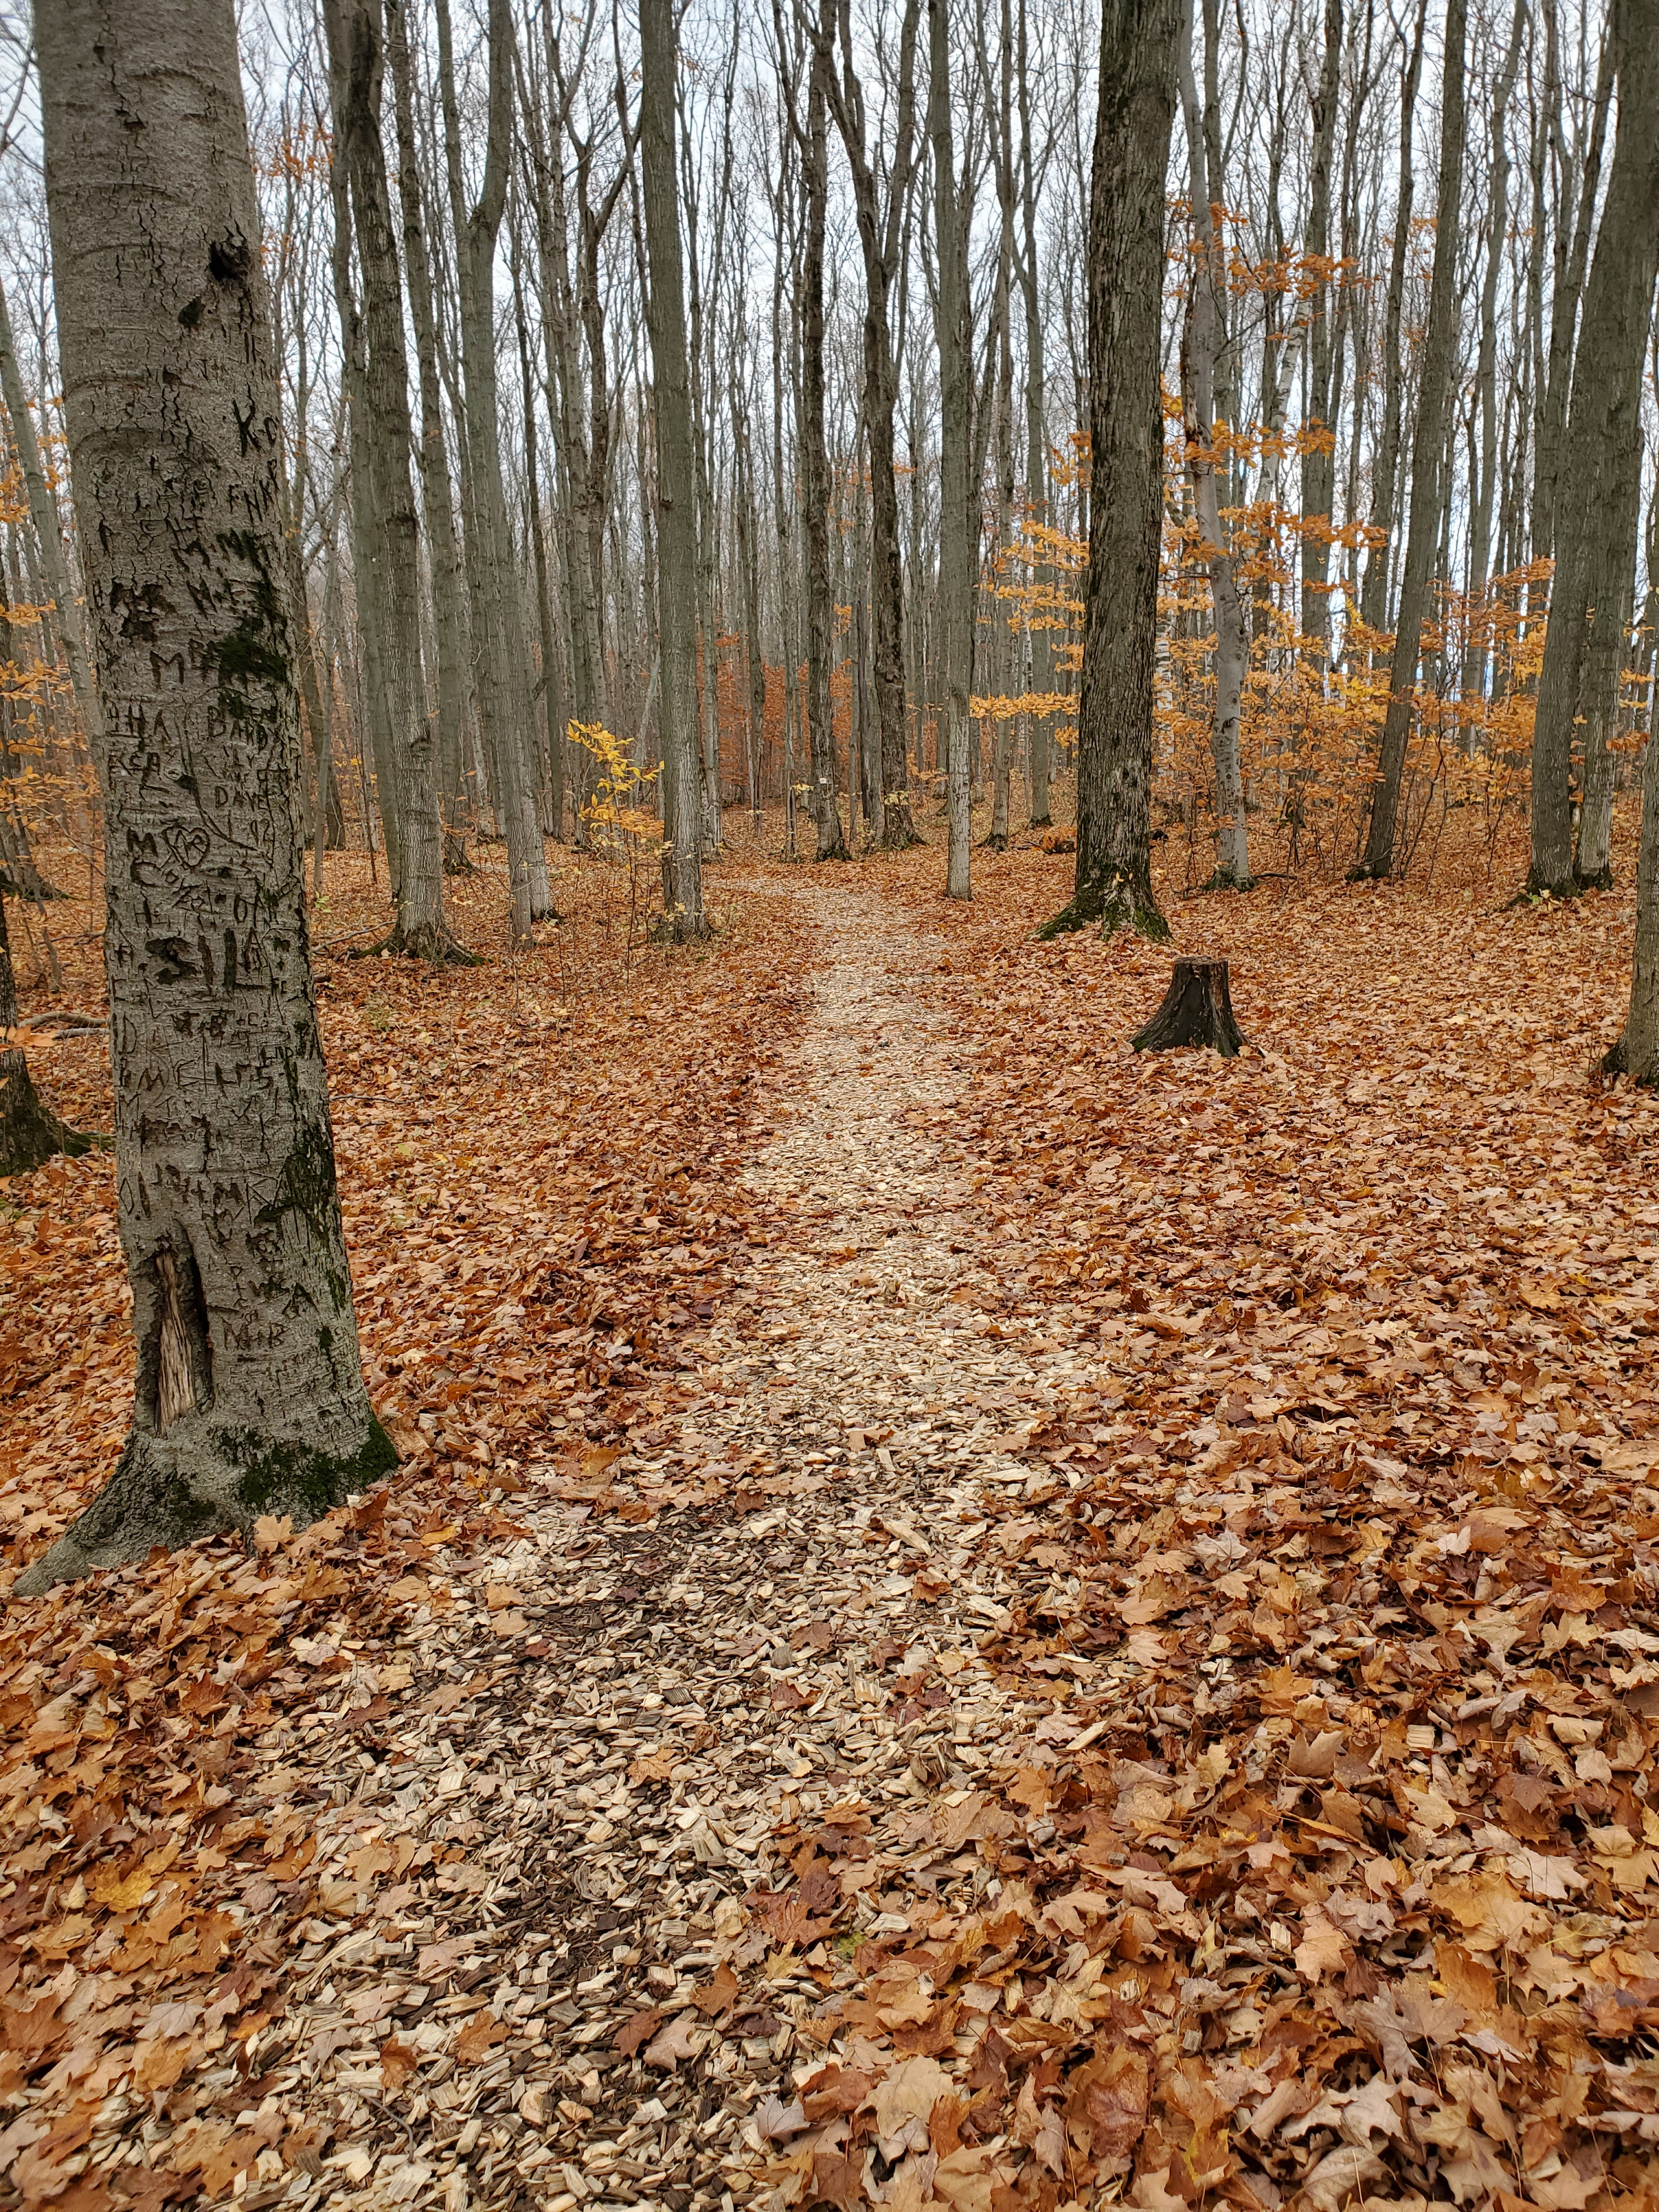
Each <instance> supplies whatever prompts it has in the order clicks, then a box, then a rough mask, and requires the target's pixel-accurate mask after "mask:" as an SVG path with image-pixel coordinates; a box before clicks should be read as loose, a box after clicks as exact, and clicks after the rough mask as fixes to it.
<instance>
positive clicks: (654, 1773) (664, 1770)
mask: <svg viewBox="0 0 1659 2212" xmlns="http://www.w3.org/2000/svg"><path fill="white" fill-rule="evenodd" d="M678 1759H679V1753H678V1752H677V1751H676V1750H675V1749H674V1748H673V1747H672V1746H671V1745H670V1746H668V1747H665V1749H663V1750H661V1751H647V1752H642V1753H641V1754H640V1756H639V1758H637V1759H635V1761H634V1762H633V1764H632V1765H630V1766H629V1770H628V1778H629V1781H630V1782H666V1781H667V1780H668V1779H669V1778H670V1776H671V1774H672V1773H673V1771H674V1768H675V1766H676V1765H677V1764H678Z"/></svg>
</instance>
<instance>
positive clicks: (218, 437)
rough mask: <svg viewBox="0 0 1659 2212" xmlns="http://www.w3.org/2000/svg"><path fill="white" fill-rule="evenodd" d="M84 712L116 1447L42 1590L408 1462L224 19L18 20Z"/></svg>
mask: <svg viewBox="0 0 1659 2212" xmlns="http://www.w3.org/2000/svg"><path fill="white" fill-rule="evenodd" d="M37 30H38V36H39V40H40V81H41V93H42V111H43V118H44V137H45V147H46V200H47V210H48V214H49V217H50V222H51V229H52V265H53V276H54V283H55V288H56V296H57V313H58V337H59V343H60V346H61V349H62V355H63V364H64V390H65V393H66V396H67V410H68V420H69V440H70V459H71V465H72V469H73V475H74V483H75V492H76V507H77V510H78V513H79V516H80V520H81V541H82V545H83V546H84V547H85V549H86V556H87V564H88V568H87V585H88V615H89V617H90V621H91V628H92V633H93V638H94V653H95V657H96V662H97V668H98V674H99V678H100V696H101V699H102V702H103V706H104V710H105V722H106V739H105V744H104V748H103V754H104V757H103V759H102V761H101V762H100V770H101V774H102V780H103V786H104V822H105V874H106V886H107V892H106V896H107V922H106V933H105V957H106V964H107V969H108V975H109V991H110V1030H111V1052H112V1062H113V1071H114V1082H115V1142H116V1155H117V1162H118V1179H117V1180H118V1194H119V1197H118V1212H119V1223H120V1231H121V1240H122V1245H123V1249H124V1250H125V1255H126V1262H127V1272H128V1276H129V1279H130V1281H131V1286H132V1294H133V1316H132V1328H133V1336H134V1339H135V1341H136V1344H137V1397H136V1403H135V1406H134V1408H133V1416H132V1426H131V1431H130V1432H129V1435H128V1437H127V1442H126V1446H125V1450H124V1451H123V1453H122V1455H121V1459H120V1462H119V1465H118V1468H117V1469H116V1471H115V1473H114V1474H113V1475H112V1478H111V1480H110V1481H109V1482H108V1483H107V1485H106V1486H105V1488H104V1490H103V1491H102V1492H100V1495H99V1497H98V1498H96V1499H95V1500H94V1503H93V1504H92V1505H91V1506H90V1507H89V1508H88V1510H87V1511H86V1512H85V1513H83V1514H82V1516H81V1517H80V1519H79V1520H78V1521H77V1522H76V1523H75V1525H74V1526H73V1527H72V1528H70V1530H69V1531H68V1532H67V1533H66V1534H64V1535H63V1536H62V1537H60V1538H59V1540H58V1542H57V1543H56V1544H55V1545H54V1546H53V1547H52V1549H51V1551H50V1552H48V1553H46V1557H45V1558H44V1559H40V1560H37V1561H36V1563H35V1564H34V1565H33V1566H32V1567H31V1568H30V1569H29V1570H28V1571H27V1573H26V1574H25V1575H24V1576H23V1577H21V1580H20V1581H19V1583H18V1584H17V1588H18V1589H19V1590H20V1591H21V1592H23V1593H24V1594H26V1595H34V1594H38V1593H39V1592H40V1591H42V1590H44V1589H47V1588H49V1587H50V1586H51V1585H52V1583H55V1582H59V1581H62V1580H64V1579H67V1578H69V1577H73V1576H76V1575H79V1574H83V1573H85V1572H87V1571H88V1570H90V1569H92V1568H95V1567H104V1566H112V1565H116V1564H118V1562H119V1561H121V1560H123V1559H135V1558H142V1557H143V1554H144V1553H146V1552H147V1551H148V1550H149V1548H150V1547H151V1546H152V1545H155V1544H158V1543H159V1544H168V1545H172V1544H177V1543H180V1542H184V1541H187V1540H188V1539H190V1538H191V1537H193V1536H197V1535H199V1534H206V1533H207V1532H209V1531H210V1530H214V1529H222V1528H248V1527H251V1525H252V1522H253V1521H254V1520H255V1519H256V1518H257V1516H259V1515H260V1514H264V1513H272V1514H278V1515H283V1514H286V1515H289V1516H292V1517H293V1519H294V1520H295V1522H307V1521H310V1520H312V1519H313V1518H314V1517H315V1516H317V1515H318V1514H319V1513H322V1512H325V1511H326V1510H328V1508H329V1507H331V1506H332V1505H336V1504H339V1503H340V1502H341V1501H342V1500H343V1498H345V1497H346V1496H347V1495H348V1494H349V1493H350V1492H356V1491H359V1490H362V1489H363V1488H365V1487H366V1486H368V1483H369V1482H371V1481H372V1480H374V1477H375V1476H377V1475H379V1474H384V1473H385V1472H386V1471H387V1470H388V1469H389V1468H391V1467H392V1466H393V1465H394V1464H395V1463H396V1458H397V1455H396V1452H395V1451H394V1449H393V1448H392V1444H391V1443H390V1441H389V1440H388V1438H387V1437H386V1433H385V1431H383V1430H382V1428H381V1427H380V1423H379V1422H378V1421H377V1420H376V1419H375V1418H374V1412H373V1410H372V1408H371V1407H370V1405H369V1402H368V1393H367V1391H366V1390H365V1389H364V1387H363V1380H362V1371H361V1369H360V1366H359V1364H358V1354H357V1328H356V1316H355V1315H354V1312H353V1309H352V1302H351V1284H350V1276H349V1270H348V1267H347V1261H346V1253H345V1241H344V1236H343V1230H342V1227H341V1221H340V1206H339V1200H338V1196H337V1192H336V1188H335V1180H334V1141H333V1134H332V1132H331V1127H330V1123H329V1111H328V1095H327V1090H326V1086H325V1079H324V1071H323V1056H322V1048H321V1044H320V1042H319V1037H318V1031H317V1009H316V1000H315V995H314V993H313V986H312V976H311V963H310V954H309V948H308V945H307V933H306V915H305V900H304V854H303V847H302V843H301V794H302V790H303V772H302V769H301V756H300V732H299V714H298V709H297V700H296V694H295V681H294V674H293V665H292V656H293V651H294V641H293V639H292V637H291V635H290V629H289V595H288V590H287V584H286V571H285V568H284V551H283V544H282V541H281V517H282V513H283V486H282V444H281V431H280V422H279V414H278V404H277V386H276V364H275V361H274V359H273V356H272V349H271V343H270V314H269V307H268V302H267V300H266V295H265V286H264V273H263V270H262V268H261V265H260V255H259V235H258V211H257V208H256V205H255V201H254V193H253V177H252V166H251V163H250V161H249V157H248V144H247V126H246V117H245V114H244V112H243V106H242V92H241V79H240V73H239V69H238V62H237V52H236V28H235V19H234V12H233V9H232V8H231V5H230V0H212V4H207V5H204V4H203V0H195V4H193V5H191V6H189V7H186V6H185V5H184V4H183V0H56V4H54V5H53V6H52V7H51V8H49V9H42V10H41V12H40V17H39V20H38V26H37Z"/></svg>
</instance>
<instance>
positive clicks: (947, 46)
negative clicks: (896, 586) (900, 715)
mask: <svg viewBox="0 0 1659 2212" xmlns="http://www.w3.org/2000/svg"><path fill="white" fill-rule="evenodd" d="M927 34H928V85H927V131H928V136H929V137H930V138H931V140H932V141H933V224H934V239H935V246H936V250H937V254H938V264H939V281H938V289H937V291H936V294H935V296H934V304H933V320H934V336H935V338H936V340H937V343H938V346H939V509H940V537H939V624H940V629H941V631H942V634H943V642H942V650H941V653H940V660H941V664H942V665H941V674H942V676H943V679H944V680H943V686H942V688H943V691H944V700H943V705H944V710H945V817H946V823H947V838H948V849H947V854H946V860H945V896H946V897H947V898H954V899H967V898H971V897H972V896H973V884H972V880H971V868H972V860H971V854H972V847H973V820H972V814H971V811H970V794H969V745H970V744H971V742H972V732H971V731H970V729H969V700H970V698H971V696H972V694H973V689H974V606H975V596H976V592H977V586H978V580H979V578H978V570H979V541H980V530H981V520H980V513H979V485H978V483H977V481H976V479H975V473H974V469H973V450H972V441H973V385H974V374H973V335H972V316H973V294H972V289H971V287H970V284H969V271H968V232H969V222H970V221H971V218H972V214H973V209H972V204H971V193H970V190H969V179H968V178H967V177H966V176H965V175H964V176H963V177H958V176H957V168H956V139H955V131H954V129H953V127H952V123H951V38H950V15H949V5H948V0H927Z"/></svg>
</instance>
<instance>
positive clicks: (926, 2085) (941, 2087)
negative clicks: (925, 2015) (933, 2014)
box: [868, 2057, 956, 2136]
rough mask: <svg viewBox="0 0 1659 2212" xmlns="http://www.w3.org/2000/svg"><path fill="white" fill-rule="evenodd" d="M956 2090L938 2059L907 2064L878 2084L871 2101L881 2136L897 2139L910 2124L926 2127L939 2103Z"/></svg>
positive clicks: (905, 2061)
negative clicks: (911, 2122)
mask: <svg viewBox="0 0 1659 2212" xmlns="http://www.w3.org/2000/svg"><path fill="white" fill-rule="evenodd" d="M955 2086H956V2085H955V2084H954V2083H953V2082H952V2081H951V2077H950V2075H948V2074H947V2073H946V2072H945V2069H944V2068H943V2067H942V2066H941V2065H940V2064H939V2063H938V2061H937V2060H936V2059H933V2058H924V2057H915V2058H907V2059H905V2060H903V2061H902V2063H900V2064H899V2065H897V2066H896V2067H895V2068H894V2069H893V2070H892V2072H891V2073H890V2074H889V2075H887V2076H886V2077H885V2079H884V2080H883V2081H878V2082H877V2084H876V2086H875V2088H874V2089H873V2090H872V2093H871V2095H870V2098H869V2100H868V2101H869V2103H870V2106H871V2107H872V2110H873V2111H874V2112H875V2115H876V2131H877V2133H878V2134H879V2135H883V2136H896V2134H897V2133H898V2131H899V2130H900V2129H901V2128H902V2126H903V2124H904V2123H905V2121H906V2120H921V2121H922V2122H923V2123H924V2124H925V2123H926V2122H927V2120H928V2119H929V2118H931V2117H932V2114H933V2107H934V2106H935V2105H936V2104H937V2103H938V2102H939V2099H940V2098H941V2097H947V2096H950V2095H951V2094H953V2093H954V2091H955Z"/></svg>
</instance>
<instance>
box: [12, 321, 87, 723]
mask: <svg viewBox="0 0 1659 2212" xmlns="http://www.w3.org/2000/svg"><path fill="white" fill-rule="evenodd" d="M0 398H4V400H5V403H6V412H7V414H8V415H9V416H10V417H11V435H12V442H13V444H14V446H15V448H16V452H17V463H18V466H19V467H20V468H21V471H22V472H23V488H24V489H25V491H26V492H27V495H28V502H29V515H30V519H31V520H33V524H34V534H35V537H36V538H37V540H38V541H39V543H40V567H41V571H42V574H43V575H44V577H45V580H46V590H47V592H49V593H50V594H51V597H52V610H53V612H54V614H55V616H56V617H57V630H58V641H59V643H60V644H61V645H62V647H63V648H64V660H65V662H66V663H67V664H68V666H69V677H70V689H71V690H73V692H74V694H75V704H76V708H77V709H78V711H79V713H80V716H81V726H82V729H83V730H84V731H85V732H86V733H87V743H88V745H89V746H90V747H91V749H92V754H93V757H94V760H95V759H96V758H97V757H98V750H99V747H100V745H101V744H102V743H103V737H104V720H103V709H102V708H101V707H100V704H99V699H98V687H97V685H96V684H95V683H94V680H93V675H92V667H91V663H90V662H89V660H88V657H87V639H86V627H85V623H84V622H83V621H82V614H81V609H80V607H79V606H78V605H76V598H75V593H74V591H73V589H72V588H71V586H70V575H69V560H68V556H66V554H65V553H64V535H63V529H62V526H61V525H60V523H59V521H58V505H57V501H55V500H54V499H53V498H52V492H51V489H50V488H49V486H48V485H47V483H46V472H45V471H44V470H43V469H42V468H41V466H40V445H39V443H38V442H37V441H36V439H35V435H34V418H33V416H32V415H31V414H30V413H29V404H28V398H27V393H26V392H24V389H23V374H22V371H21V368H19V367H18V364H17V349H16V348H15V346H14V344H13V343H12V336H11V310H10V308H9V306H8V305H7V302H6V294H5V289H4V287H3V285H0Z"/></svg>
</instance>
